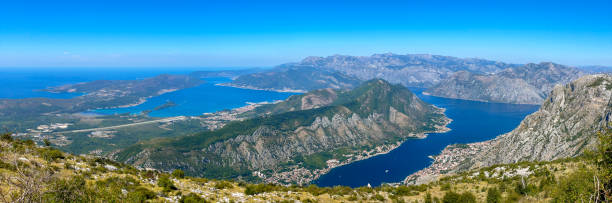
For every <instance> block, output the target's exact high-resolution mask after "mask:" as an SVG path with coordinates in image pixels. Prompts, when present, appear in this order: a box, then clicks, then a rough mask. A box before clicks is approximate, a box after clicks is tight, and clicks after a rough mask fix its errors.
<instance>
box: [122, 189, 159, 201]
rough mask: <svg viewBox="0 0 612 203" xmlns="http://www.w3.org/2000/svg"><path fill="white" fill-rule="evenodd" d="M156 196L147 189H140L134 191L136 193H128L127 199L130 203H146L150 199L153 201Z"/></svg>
mask: <svg viewBox="0 0 612 203" xmlns="http://www.w3.org/2000/svg"><path fill="white" fill-rule="evenodd" d="M155 196H156V195H155V192H153V191H151V190H149V189H147V188H143V187H138V188H136V189H134V191H132V192H130V193H128V195H127V197H128V198H127V199H128V200H129V202H144V201H146V200H148V199H153V198H154V197H155Z"/></svg>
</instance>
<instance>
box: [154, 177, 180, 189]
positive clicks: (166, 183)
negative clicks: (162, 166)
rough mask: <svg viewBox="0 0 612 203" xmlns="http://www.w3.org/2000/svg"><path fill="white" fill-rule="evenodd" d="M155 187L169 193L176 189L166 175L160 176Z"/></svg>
mask: <svg viewBox="0 0 612 203" xmlns="http://www.w3.org/2000/svg"><path fill="white" fill-rule="evenodd" d="M157 186H159V187H162V188H164V192H169V191H172V190H176V189H177V188H176V186H174V184H173V183H172V180H170V177H169V176H168V175H161V176H160V177H159V179H157Z"/></svg>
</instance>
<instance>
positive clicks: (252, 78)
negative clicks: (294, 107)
mask: <svg viewBox="0 0 612 203" xmlns="http://www.w3.org/2000/svg"><path fill="white" fill-rule="evenodd" d="M517 66H518V65H513V64H505V63H501V62H496V61H488V60H482V59H470V58H466V59H462V58H455V57H449V56H439V55H428V54H408V55H397V54H390V53H389V54H374V55H372V56H343V55H334V56H328V57H307V58H305V59H304V60H302V61H301V62H299V63H289V64H284V65H281V66H280V68H278V69H275V70H271V71H268V72H265V73H259V74H249V75H242V76H240V77H238V78H237V79H236V81H234V82H231V83H229V84H230V85H232V86H238V87H247V88H253V89H273V90H285V89H287V90H314V89H321V88H343V87H347V88H350V87H351V86H354V85H350V84H355V83H354V80H355V79H357V80H361V81H366V80H370V79H374V78H380V79H384V80H387V81H389V82H391V83H394V84H402V85H404V86H415V87H429V86H432V85H435V84H437V83H438V82H440V81H441V80H442V79H445V78H446V77H448V76H450V75H452V74H453V73H455V72H457V71H461V70H463V71H468V72H473V73H479V74H490V73H496V72H499V71H501V70H503V69H505V68H509V67H517ZM307 67H310V68H307ZM287 69H288V70H291V71H285V70H287ZM302 72H303V73H302ZM319 75H320V76H319ZM313 76H314V77H313ZM323 76H324V77H323ZM263 77H266V79H265V80H262V79H261V78H263ZM325 78H327V81H325V80H322V79H325ZM351 81H353V82H351Z"/></svg>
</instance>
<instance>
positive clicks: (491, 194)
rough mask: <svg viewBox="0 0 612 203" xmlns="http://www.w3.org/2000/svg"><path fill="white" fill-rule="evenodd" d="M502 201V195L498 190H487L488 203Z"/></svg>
mask: <svg viewBox="0 0 612 203" xmlns="http://www.w3.org/2000/svg"><path fill="white" fill-rule="evenodd" d="M501 199H502V196H501V193H500V192H499V190H497V188H489V190H487V203H500V202H501Z"/></svg>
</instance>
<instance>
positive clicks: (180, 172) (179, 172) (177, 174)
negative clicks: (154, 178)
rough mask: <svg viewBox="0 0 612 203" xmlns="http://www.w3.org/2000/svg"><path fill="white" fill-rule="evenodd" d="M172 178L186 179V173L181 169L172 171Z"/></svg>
mask: <svg viewBox="0 0 612 203" xmlns="http://www.w3.org/2000/svg"><path fill="white" fill-rule="evenodd" d="M172 176H173V177H175V178H178V179H181V178H184V177H185V172H183V170H181V169H176V170H174V171H172Z"/></svg>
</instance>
